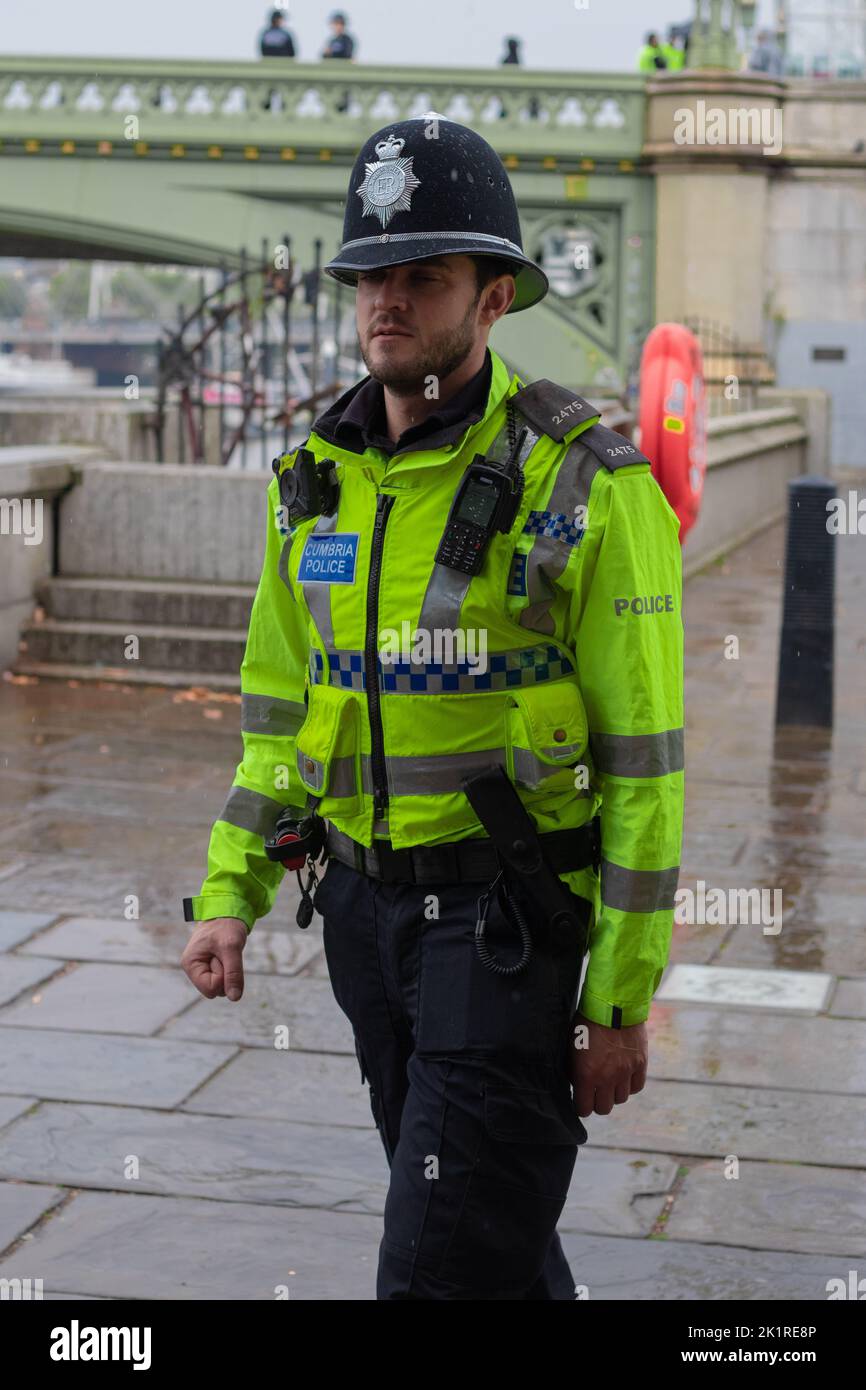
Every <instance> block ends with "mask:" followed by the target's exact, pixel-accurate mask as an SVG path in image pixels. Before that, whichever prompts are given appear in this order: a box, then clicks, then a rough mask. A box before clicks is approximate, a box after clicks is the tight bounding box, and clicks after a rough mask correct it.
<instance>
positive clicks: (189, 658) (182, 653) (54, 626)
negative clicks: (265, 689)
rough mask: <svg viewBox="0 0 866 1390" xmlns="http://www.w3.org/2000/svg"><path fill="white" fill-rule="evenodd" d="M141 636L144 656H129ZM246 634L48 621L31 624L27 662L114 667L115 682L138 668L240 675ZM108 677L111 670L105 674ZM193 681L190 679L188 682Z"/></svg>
mask: <svg viewBox="0 0 866 1390" xmlns="http://www.w3.org/2000/svg"><path fill="white" fill-rule="evenodd" d="M132 635H134V636H135V637H137V638H138V657H137V659H136V660H129V659H127V658H126V657H125V651H126V647H127V639H128V638H129V637H130V636H132ZM245 643H246V633H245V632H244V631H242V630H241V631H238V630H232V629H229V628H208V627H167V626H160V625H157V624H148V623H136V624H127V623H103V622H73V621H68V620H64V619H57V618H46V619H45V620H44V621H43V622H31V623H28V624H27V625H26V626H25V628H24V631H23V632H22V635H21V645H20V648H19V652H20V656H19V664H16V667H15V669H16V671H19V672H21V673H22V674H25V672H24V667H23V665H21V664H20V663H21V662H38V663H50V664H54V663H57V662H60V663H63V664H64V665H72V666H95V667H103V668H108V669H110V670H111V672H112V676H111V677H110V678H111V679H114V680H127V679H130V678H131V676H130V673H131V672H132V671H134V670H135V669H136V668H139V669H142V668H144V669H148V670H154V671H182V672H187V673H188V672H197V673H200V674H201V673H204V674H210V675H214V674H217V675H237V674H238V673H239V671H240V664H241V660H242V658H243V654H244V646H245ZM102 674H103V675H105V671H103V673H102ZM188 679H189V677H188V676H187V680H188Z"/></svg>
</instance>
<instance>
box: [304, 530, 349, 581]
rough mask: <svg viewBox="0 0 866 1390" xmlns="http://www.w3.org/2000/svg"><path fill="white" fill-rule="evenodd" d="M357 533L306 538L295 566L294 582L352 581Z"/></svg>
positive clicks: (311, 535) (328, 534)
mask: <svg viewBox="0 0 866 1390" xmlns="http://www.w3.org/2000/svg"><path fill="white" fill-rule="evenodd" d="M358 534H359V533H358V532H357V531H355V532H354V533H351V534H350V533H348V532H345V531H344V532H326V533H324V534H322V535H316V534H315V532H311V533H310V535H309V536H308V537H307V543H306V545H305V546H304V549H303V553H302V555H301V560H300V564H299V565H298V583H299V584H304V583H309V582H310V581H311V580H312V581H318V582H319V583H320V584H354V582H355V564H356V562H357V559H358Z"/></svg>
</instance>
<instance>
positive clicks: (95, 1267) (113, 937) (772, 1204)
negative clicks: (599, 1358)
mask: <svg viewBox="0 0 866 1390" xmlns="http://www.w3.org/2000/svg"><path fill="white" fill-rule="evenodd" d="M782 549H783V530H782V527H781V526H777V527H774V528H773V529H772V530H770V531H768V532H766V533H765V534H764V535H762V536H760V537H758V538H757V539H756V540H755V541H753V542H751V543H750V544H749V545H748V546H746V547H743V548H742V549H741V550H739V551H736V552H734V553H733V554H732V555H731V556H729V557H728V558H727V559H726V560H725V561H724V562H723V563H720V564H716V565H714V566H712V567H711V568H710V569H709V570H707V571H706V572H704V573H703V574H702V575H698V576H696V577H695V578H694V579H692V580H691V581H690V582H689V584H688V585H687V591H686V629H687V668H686V669H687V686H686V701H687V725H688V727H687V740H686V767H687V804H686V828H685V840H684V847H683V856H682V871H681V876H680V886H681V888H683V889H689V890H691V891H692V893H693V894H694V901H695V903H696V904H698V905H699V904H700V902H701V901H702V900H703V901H704V902H705V903H709V902H710V896H712V900H713V902H714V903H715V907H714V908H710V910H709V911H708V912H707V913H705V916H706V917H707V919H708V921H707V924H706V925H702V924H701V923H700V922H697V923H694V924H688V923H684V924H682V925H680V924H678V925H676V926H675V927H674V942H673V948H672V952H671V964H670V967H669V969H668V971H667V972H666V976H665V980H664V983H663V986H662V989H661V990H660V992H659V995H658V997H657V999H656V1002H655V1004H654V1007H653V1012H652V1016H651V1019H650V1023H649V1033H650V1064H649V1079H648V1081H647V1085H646V1087H645V1089H644V1091H643V1092H642V1093H641V1094H640V1095H638V1096H634V1097H632V1098H631V1099H630V1100H629V1102H628V1103H627V1104H626V1105H621V1106H616V1107H615V1109H614V1112H613V1114H611V1115H609V1116H598V1115H593V1116H591V1117H590V1118H588V1119H587V1120H586V1121H585V1123H586V1125H587V1129H588V1131H589V1136H590V1137H589V1142H588V1144H587V1145H586V1146H584V1148H583V1149H582V1150H581V1151H580V1154H579V1157H578V1161H577V1165H576V1167H575V1176H574V1181H573V1183H572V1187H571V1192H570V1194H569V1199H568V1202H567V1203H566V1207H565V1209H564V1211H563V1214H562V1218H561V1220H560V1223H559V1224H560V1230H561V1232H562V1238H563V1244H564V1246H565V1249H566V1252H567V1254H568V1256H569V1258H570V1260H571V1262H572V1268H573V1270H574V1274H575V1278H576V1280H577V1282H578V1285H579V1286H582V1287H583V1289H584V1291H585V1296H589V1297H590V1298H605V1299H617V1300H627V1299H647V1300H652V1299H662V1300H666V1299H677V1300H681V1299H710V1300H713V1299H718V1300H725V1301H727V1300H731V1299H738V1298H744V1299H760V1300H764V1299H770V1300H790V1299H796V1298H805V1299H825V1298H826V1297H827V1292H826V1285H827V1281H828V1280H829V1279H831V1278H842V1279H843V1280H845V1281H846V1282H847V1279H848V1271H849V1269H850V1268H852V1267H853V1268H856V1267H857V1266H858V1261H859V1268H860V1272H861V1273H864V1272H866V1269H864V1265H863V1259H864V1256H866V1183H864V1180H863V1169H864V1167H866V932H864V929H863V928H864V920H866V906H864V905H866V854H864V835H863V829H864V819H866V815H864V813H866V760H864V754H863V749H864V734H866V708H864V699H863V692H864V688H866V679H864V677H866V623H864V619H863V614H864V601H866V542H864V541H863V539H862V538H859V537H839V546H838V553H837V557H838V568H837V658H836V726H835V730H834V733H833V737H832V739H827V738H826V737H825V736H823V735H820V734H819V733H818V732H817V731H797V732H792V731H788V732H786V733H785V734H784V735H783V736H782V737H779V738H776V737H775V736H774V729H773V710H774V703H775V675H776V659H777V649H778V629H779V619H780V606H781V585H782V570H781V562H782ZM732 636H733V637H736V638H737V639H738V642H739V655H738V658H737V659H736V660H728V659H726V656H725V650H726V645H727V647H728V648H730V647H731V645H732V644H731V643H730V641H729V640H728V639H730V638H731V637H732ZM238 715H239V709H238V699H237V697H234V696H230V695H220V696H212V695H211V696H208V695H207V693H206V692H195V691H193V692H184V691H180V692H178V691H165V690H158V689H146V688H145V689H142V688H133V687H128V688H117V687H114V686H110V687H109V686H106V685H93V684H81V685H76V684H75V683H70V684H67V683H55V682H46V681H42V682H38V683H29V682H23V681H22V682H16V683H13V682H9V681H7V682H5V683H4V684H3V685H2V686H0V771H2V775H0V1044H2V1045H0V1278H3V1277H5V1278H14V1277H16V1276H17V1277H20V1278H26V1277H28V1276H29V1277H33V1278H42V1279H43V1287H44V1295H45V1297H47V1298H61V1297H70V1296H73V1295H74V1296H80V1297H88V1298H101V1299H105V1298H121V1299H140V1298H146V1299H192V1300H196V1299H203V1298H219V1299H271V1298H274V1297H275V1290H278V1289H281V1288H287V1290H288V1293H289V1296H290V1297H291V1298H296V1299H371V1298H373V1297H374V1296H375V1271H376V1262H377V1251H378V1242H379V1236H380V1232H381V1215H382V1209H383V1205H384V1200H385V1194H386V1191H387V1181H388V1174H387V1167H386V1164H385V1159H384V1154H383V1152H382V1148H381V1144H380V1142H379V1138H378V1135H377V1133H376V1131H375V1129H374V1127H373V1122H372V1118H371V1115H370V1111H369V1105H368V1100H367V1092H366V1088H362V1087H361V1084H360V1075H359V1071H358V1066H357V1062H356V1059H355V1055H354V1051H353V1046H352V1035H351V1030H350V1028H349V1025H348V1023H347V1021H346V1019H345V1018H344V1016H343V1015H342V1013H341V1012H340V1010H339V1009H338V1007H337V1005H336V1003H335V1002H334V999H333V996H332V994H331V991H330V986H329V983H328V979H327V970H326V967H325V962H324V957H323V954H322V939H321V930H320V928H321V920H320V919H319V918H318V917H315V918H314V920H313V925H312V926H311V927H310V928H309V930H308V931H307V932H300V931H299V930H298V929H297V928H296V927H295V925H294V905H295V896H294V893H293V891H292V890H293V889H294V878H292V879H291V881H289V880H287V883H286V886H285V887H284V889H283V890H282V892H281V895H280V898H279V900H278V905H277V907H276V909H275V911H274V912H273V913H272V914H271V917H270V918H265V919H264V920H263V921H261V922H260V923H258V924H257V926H256V928H255V930H254V932H253V934H252V936H251V938H250V941H249V944H248V946H247V949H246V952H245V957H244V963H245V969H246V979H247V984H246V990H245V993H244V997H243V999H242V1001H241V1002H240V1003H239V1004H231V1003H229V1002H228V1001H227V1000H224V999H220V1000H204V999H202V998H201V997H200V996H199V995H198V994H197V993H196V991H195V990H194V989H193V987H192V985H190V984H189V982H188V981H187V980H186V978H185V976H183V975H182V973H181V972H180V970H179V968H178V964H177V962H178V959H179V957H180V954H181V951H182V950H183V947H184V944H185V942H186V940H187V934H188V930H189V928H188V927H187V926H186V925H185V924H184V923H183V921H182V908H181V899H182V898H183V897H184V896H185V895H186V894H189V893H193V892H196V891H197V889H198V886H199V883H200V881H201V877H202V873H203V867H204V855H205V849H206V844H207V835H208V830H209V827H210V824H211V821H212V820H213V818H214V816H215V815H216V814H217V812H218V811H219V809H220V807H221V805H222V801H223V798H224V796H225V792H226V790H227V787H228V785H229V783H230V782H231V777H232V772H233V769H234V767H235V765H236V763H237V761H238V756H239V735H238V732H237V729H238ZM712 890H721V892H716V893H715V894H713V893H712ZM761 890H766V894H765V898H764V900H763V901H764V903H765V905H766V904H773V903H775V904H776V907H781V920H779V918H778V912H776V915H775V916H772V915H767V914H766V913H764V914H763V915H761V914H759V913H758V911H757V908H755V914H754V915H753V916H752V917H751V918H749V916H748V914H747V913H745V912H744V910H743V908H742V903H743V901H745V900H744V899H743V898H742V896H740V897H738V895H742V894H744V893H745V892H752V900H751V901H753V903H754V904H757V903H759V902H761V899H760V892H761ZM774 892H775V893H777V897H776V898H775V899H774V898H773V894H774ZM702 895H703V898H702ZM738 903H739V905H740V906H739V908H738V907H737V904H738ZM774 910H775V909H774ZM744 916H745V917H746V918H747V920H743V917H744ZM714 917H715V920H714ZM675 967H678V968H677V969H675ZM281 1025H285V1026H287V1027H288V1036H289V1047H288V1048H287V1049H285V1050H283V1049H279V1048H277V1047H275V1046H274V1036H275V1034H274V1030H275V1029H279V1028H280V1027H281Z"/></svg>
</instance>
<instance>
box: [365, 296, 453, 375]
mask: <svg viewBox="0 0 866 1390" xmlns="http://www.w3.org/2000/svg"><path fill="white" fill-rule="evenodd" d="M479 297H480V296H479ZM477 304H478V298H476V299H475V300H473V302H472V303H471V304H470V306H469V308H468V309H467V310H466V314H465V315H464V317H463V319H462V320H461V322H460V323H458V324H457V326H456V328H448V329H445V330H443V332H442V333H440V334H439V336H438V337H437V338H434V339H433V341H432V342H431V343H430V344H429V345H428V346H427V347H426V348H425V349H424V350H423V351H424V357H423V360H422V358H421V356H420V350H419V352H418V353H417V354H416V355H415V357H414V358H413V359H412V360H410V361H408V362H407V361H403V362H399V363H398V362H394V363H390V362H388V361H385V362H383V363H382V365H381V366H379V367H377V368H375V369H374V368H373V367H372V366H371V364H370V360H369V359H368V357H367V354H366V353H365V351H364V346H363V344H362V342H361V340H360V338H359V339H358V347H359V349H360V353H361V356H362V357H363V359H364V365H365V366H366V368H367V371H368V372H369V373H370V376H371V377H372V378H373V380H374V381H378V382H380V383H381V384H382V385H383V386H387V387H388V390H389V391H393V393H394V395H395V396H417V395H420V394H421V392H422V391H425V390H426V389H427V386H428V384H429V378H430V377H431V376H433V377H436V379H437V381H438V382H443V381H445V380H446V379H447V378H448V377H449V376H450V375H451V373H452V372H456V370H457V368H458V367H459V366H461V365H462V363H463V362H465V361H466V358H467V357H468V356H469V354H470V352H471V351H472V349H473V348H474V346H475V309H476V307H477Z"/></svg>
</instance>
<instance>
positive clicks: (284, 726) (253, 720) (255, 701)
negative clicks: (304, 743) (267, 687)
mask: <svg viewBox="0 0 866 1390" xmlns="http://www.w3.org/2000/svg"><path fill="white" fill-rule="evenodd" d="M306 717H307V707H306V705H304V704H299V703H298V702H297V701H296V700H279V699H277V697H276V696H274V695H249V694H246V693H244V694H243V695H241V729H242V731H243V732H244V733H245V734H280V735H285V736H286V737H291V736H292V735H293V734H296V733H297V732H298V729H299V728H300V727H301V725H302V724H303V722H304V720H305V719H306Z"/></svg>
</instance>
